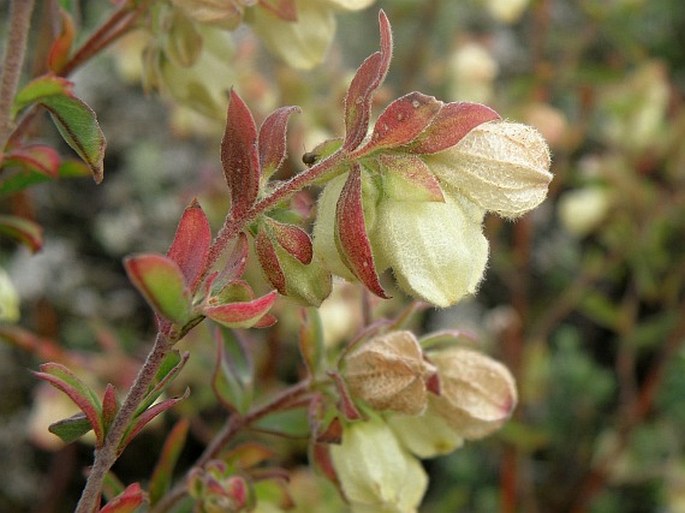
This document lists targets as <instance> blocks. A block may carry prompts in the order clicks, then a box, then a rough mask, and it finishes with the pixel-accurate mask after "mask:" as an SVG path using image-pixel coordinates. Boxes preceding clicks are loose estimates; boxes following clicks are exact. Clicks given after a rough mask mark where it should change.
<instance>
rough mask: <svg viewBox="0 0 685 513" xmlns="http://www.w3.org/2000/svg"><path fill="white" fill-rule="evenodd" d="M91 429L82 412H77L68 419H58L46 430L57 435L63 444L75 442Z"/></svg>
mask: <svg viewBox="0 0 685 513" xmlns="http://www.w3.org/2000/svg"><path fill="white" fill-rule="evenodd" d="M91 429H93V426H91V424H90V421H89V420H88V419H87V418H86V416H85V415H84V414H83V413H77V414H76V415H73V416H71V417H69V418H68V419H62V420H58V421H57V422H53V423H52V424H50V426H48V431H50V433H52V434H53V435H56V436H58V437H59V438H60V440H62V441H63V442H64V443H65V444H70V443H71V442H75V441H76V440H78V439H79V438H81V437H82V436H83V435H85V434H86V433H87V432H88V431H90V430H91Z"/></svg>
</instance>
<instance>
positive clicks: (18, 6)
mask: <svg viewBox="0 0 685 513" xmlns="http://www.w3.org/2000/svg"><path fill="white" fill-rule="evenodd" d="M33 5H34V1H33V0H13V1H12V3H11V4H10V13H9V31H8V36H7V46H6V47H5V58H4V61H3V65H2V76H1V77H0V152H2V151H3V150H4V148H5V145H6V144H7V141H8V140H9V136H10V133H11V132H12V102H13V101H14V95H15V94H16V92H17V86H18V85H19V78H20V76H21V68H22V65H23V63H24V54H25V53H26V40H27V37H28V33H29V28H30V26H31V13H32V12H33Z"/></svg>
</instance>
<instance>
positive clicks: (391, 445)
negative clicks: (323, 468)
mask: <svg viewBox="0 0 685 513" xmlns="http://www.w3.org/2000/svg"><path fill="white" fill-rule="evenodd" d="M331 458H332V461H333V466H334V468H335V471H336V474H337V476H338V480H339V481H340V486H341V487H342V491H343V493H344V494H345V497H346V498H347V500H348V501H349V502H350V505H351V507H352V511H353V512H354V513H413V512H415V511H417V508H418V505H419V503H420V502H421V498H422V497H423V494H424V492H425V491H426V487H427V485H428V477H427V476H426V473H425V472H424V470H423V467H422V466H421V464H420V463H419V461H418V460H417V459H416V458H414V457H413V456H412V455H410V454H409V453H408V452H407V451H406V450H405V449H404V448H403V447H402V446H401V445H400V443H399V442H398V440H397V438H395V435H394V434H393V432H392V431H391V430H390V428H389V427H388V426H387V425H386V424H385V423H383V422H382V421H381V420H379V419H374V420H370V421H367V422H355V423H354V424H351V425H349V426H347V427H346V428H345V430H344V431H343V436H342V443H341V444H340V445H332V446H331Z"/></svg>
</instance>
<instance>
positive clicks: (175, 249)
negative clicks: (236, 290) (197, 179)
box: [167, 200, 212, 291]
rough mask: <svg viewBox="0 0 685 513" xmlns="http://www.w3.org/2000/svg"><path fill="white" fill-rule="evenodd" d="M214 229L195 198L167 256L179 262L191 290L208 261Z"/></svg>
mask: <svg viewBox="0 0 685 513" xmlns="http://www.w3.org/2000/svg"><path fill="white" fill-rule="evenodd" d="M211 242H212V231H211V228H210V227H209V221H208V220H207V216H206V215H205V213H204V211H203V210H202V207H201V206H200V204H199V203H198V202H197V200H193V201H192V202H191V203H190V205H188V206H187V207H186V209H185V210H184V212H183V215H182V216H181V220H180V221H179V223H178V228H176V235H175V236H174V241H173V242H172V243H171V247H170V248H169V252H168V253H167V256H168V257H169V258H171V259H172V260H173V261H174V262H176V263H177V264H178V266H179V267H180V268H181V271H182V272H183V276H184V277H185V281H186V284H187V285H188V286H189V288H190V290H191V291H195V288H196V287H197V283H196V282H197V280H198V278H199V277H200V276H201V274H202V271H204V268H205V264H206V263H207V254H208V252H209V245H210V243H211Z"/></svg>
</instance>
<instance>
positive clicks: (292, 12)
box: [259, 0, 297, 21]
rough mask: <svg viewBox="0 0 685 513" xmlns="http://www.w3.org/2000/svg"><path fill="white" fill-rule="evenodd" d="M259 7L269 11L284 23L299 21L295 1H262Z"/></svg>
mask: <svg viewBox="0 0 685 513" xmlns="http://www.w3.org/2000/svg"><path fill="white" fill-rule="evenodd" d="M259 6H260V7H264V8H265V9H268V10H269V11H271V12H273V13H274V14H275V15H276V16H278V17H279V18H281V19H282V20H284V21H297V5H296V3H295V0H260V2H259Z"/></svg>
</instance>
